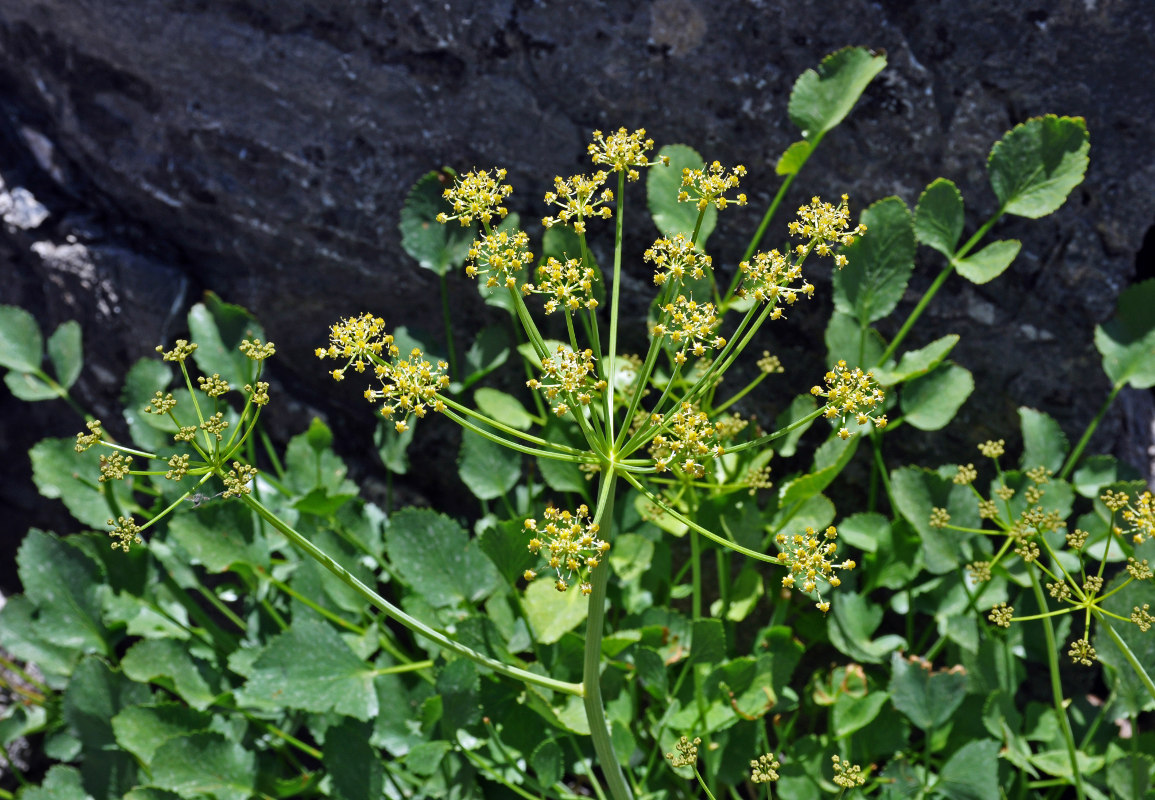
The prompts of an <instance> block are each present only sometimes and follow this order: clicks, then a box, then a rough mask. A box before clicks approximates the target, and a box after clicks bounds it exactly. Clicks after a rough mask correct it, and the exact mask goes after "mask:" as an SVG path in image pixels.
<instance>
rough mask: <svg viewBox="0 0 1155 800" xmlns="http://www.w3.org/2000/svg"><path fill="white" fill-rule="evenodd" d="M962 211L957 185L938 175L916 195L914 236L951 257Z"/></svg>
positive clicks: (961, 227)
mask: <svg viewBox="0 0 1155 800" xmlns="http://www.w3.org/2000/svg"><path fill="white" fill-rule="evenodd" d="M963 212H964V205H963V197H962V194H961V193H960V192H959V190H958V187H957V186H955V185H954V184H953V183H952V182H951V181H948V180H947V179H946V178H939V179H938V180H936V181H934V182H933V183H931V184H930V185H929V186H927V187H926V189H924V190H923V193H922V195H921V196H919V198H918V205H917V206H916V207H915V210H914V235H915V236H916V237H917V238H918V240H919V241H920V242H921V243H922V244H925V245H926V246H927V247H931V248H934V249H935V250H937V251H939V252H940V253H942V254H943V255H944V256H946V257H947V258H953V257H954V253H955V249H956V248H957V247H958V240H959V238H960V237H962V232H963V223H964V222H965V220H964V214H963ZM867 233H869V231H867Z"/></svg>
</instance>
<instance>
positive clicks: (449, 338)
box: [437, 272, 461, 380]
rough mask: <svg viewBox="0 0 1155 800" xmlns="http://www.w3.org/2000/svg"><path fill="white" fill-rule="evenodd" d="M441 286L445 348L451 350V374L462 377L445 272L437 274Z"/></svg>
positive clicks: (458, 377)
mask: <svg viewBox="0 0 1155 800" xmlns="http://www.w3.org/2000/svg"><path fill="white" fill-rule="evenodd" d="M437 281H438V284H439V286H440V288H441V319H442V321H443V322H444V323H445V349H446V350H448V351H449V374H450V375H452V376H453V377H454V378H456V379H459V380H460V378H461V376H460V375H458V374H457V356H456V354H455V352H454V351H455V350H456V348H455V347H454V346H453V318H452V316H451V315H450V313H449V284H448V283H447V282H446V280H445V273H444V272H442V273H441V274H439V275H438V276H437Z"/></svg>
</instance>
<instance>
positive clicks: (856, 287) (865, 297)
mask: <svg viewBox="0 0 1155 800" xmlns="http://www.w3.org/2000/svg"><path fill="white" fill-rule="evenodd" d="M862 222H863V224H865V225H866V233H865V234H863V235H862V236H860V237H858V238H857V239H855V240H854V242H853V243H852V244H850V245H848V246H846V247H844V248H842V253H843V255H845V256H846V258H847V261H848V263H847V265H846V266H845V267H843V268H842V269H840V270H837V271H835V273H834V307H835V308H836V309H838V310H839V311H841V312H843V313H845V314H853V315H854V316H855V317H856V318H858V320H859V321H860V322H861V323H862V324H864V325H865V324H869V323H871V322H874V321H875V320H878V319H882V318H883V317H885V316H886V315H887V314H889V313H890V312H891V311H893V310H894V308H895V306H897V305H898V301H899V300H901V299H902V293H903V292H904V291H905V290H906V284H907V282H908V281H909V280H910V276H911V273H912V272H913V271H914V252H915V244H914V224H913V222H912V221H911V216H910V210H909V209H908V208H907V207H906V203H904V202H902V200H900V199H899V198H897V197H887V198H885V199H883V200H879V201H878V202H877V203H875V204H874V205H872V206H870V208H868V209H866V210H865V211H863V212H862Z"/></svg>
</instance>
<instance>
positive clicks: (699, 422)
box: [650, 403, 726, 478]
mask: <svg viewBox="0 0 1155 800" xmlns="http://www.w3.org/2000/svg"><path fill="white" fill-rule="evenodd" d="M650 421H651V422H652V423H653V424H655V425H659V426H660V425H661V424H662V422H663V421H664V420H663V418H662V415H660V414H655V415H653V416H652V417H651V418H650ZM722 429H723V423H721V422H710V417H709V416H707V415H706V414H705V413H704V412H702V411H699V410H698V409H696V408H695V407H694V406H692V405H690V404H689V403H682V406H681V408H679V409H678V410H677V411H676V412H675V413H674V418H673V419H672V420H671V421H670V430H669V434H670V435H669V436H665V435H662V434H659V435H658V436H655V437H654V438H653V441H651V442H650V454H651V455H652V456H653V457H654V466H655V467H657V469H658V472H665V471H666V470H667V469H669V468H670V466H671V464H672V465H673V466H676V467H677V468H678V469H679V470H680V471H681V472H682V473H683V474H685V475H689V476H690V477H692V478H701V477H703V476H704V475H705V474H706V466H705V464H704V463H703V462H704V461H705V460H706V459H708V458H720V457H721V456H722V455H723V454H724V453H725V452H726V449H725V448H724V447H723V446H722V445H721V444H720V443H719V442H718V437H719V436H720V434H721V431H722Z"/></svg>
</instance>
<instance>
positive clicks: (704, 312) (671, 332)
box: [650, 294, 726, 364]
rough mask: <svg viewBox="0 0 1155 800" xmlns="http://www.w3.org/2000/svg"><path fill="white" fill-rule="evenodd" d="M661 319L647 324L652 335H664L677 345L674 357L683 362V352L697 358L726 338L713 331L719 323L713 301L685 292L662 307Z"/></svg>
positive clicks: (724, 342)
mask: <svg viewBox="0 0 1155 800" xmlns="http://www.w3.org/2000/svg"><path fill="white" fill-rule="evenodd" d="M662 311H663V312H664V313H663V316H662V321H661V322H659V323H657V324H656V325H654V326H653V328H651V330H650V332H651V333H652V334H653V335H654V336H655V337H663V336H664V337H668V338H669V340H670V342H671V343H672V344H673V345H674V346H675V347H677V348H678V350H677V352H676V353H675V354H674V360H675V361H676V362H677V363H678V364H685V363H686V353H691V354H693V355H694V356H696V357H698V358H701V357H702V356H704V355H706V353H707V351H708V350H711V349H718V348H721V347H725V346H726V340H725V339H724V338H722V337H721V336H717V335H715V334H714V331H715V330H716V329H717V328H718V326H719V325H721V324H722V321H721V320H720V319H718V314H717V312H716V310H715V308H714V304H713V303H701V304H699V303H695V302H694V301H693V300H692V299H687V298H686V296H685V295H681V294H680V295H678V298H677V300H675V301H674V302H672V303H667V304H666V305H665V306H663V307H662Z"/></svg>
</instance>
